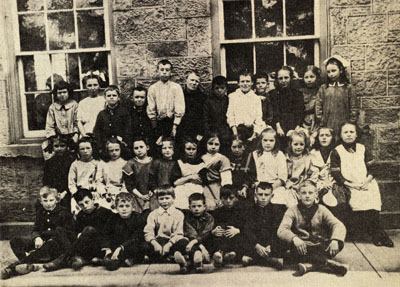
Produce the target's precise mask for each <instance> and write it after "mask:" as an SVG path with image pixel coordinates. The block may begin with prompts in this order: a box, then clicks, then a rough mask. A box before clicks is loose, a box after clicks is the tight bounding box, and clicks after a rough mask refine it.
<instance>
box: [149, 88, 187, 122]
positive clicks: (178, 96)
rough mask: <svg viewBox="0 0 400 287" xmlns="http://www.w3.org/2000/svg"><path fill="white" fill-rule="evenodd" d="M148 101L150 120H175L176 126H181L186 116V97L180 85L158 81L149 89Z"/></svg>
mask: <svg viewBox="0 0 400 287" xmlns="http://www.w3.org/2000/svg"><path fill="white" fill-rule="evenodd" d="M147 101H148V105H147V115H148V116H149V118H150V120H161V119H164V118H170V119H172V118H173V119H174V124H176V125H179V124H180V122H181V120H182V117H183V115H184V114H185V97H184V95H183V90H182V87H181V86H180V85H178V84H177V83H174V82H172V81H167V82H166V83H163V82H162V81H158V82H156V83H154V84H153V85H151V86H150V87H149V91H148V93H147Z"/></svg>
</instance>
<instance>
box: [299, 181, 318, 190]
mask: <svg viewBox="0 0 400 287" xmlns="http://www.w3.org/2000/svg"><path fill="white" fill-rule="evenodd" d="M309 186H311V187H312V188H313V189H314V190H315V192H316V191H317V184H316V183H315V182H313V181H311V180H305V181H303V182H302V183H301V184H300V186H299V192H300V191H301V190H302V189H303V188H306V187H309Z"/></svg>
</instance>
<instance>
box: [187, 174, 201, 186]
mask: <svg viewBox="0 0 400 287" xmlns="http://www.w3.org/2000/svg"><path fill="white" fill-rule="evenodd" d="M188 181H190V182H192V183H195V184H202V181H201V178H200V176H199V175H198V174H197V173H196V174H192V175H189V180H188Z"/></svg>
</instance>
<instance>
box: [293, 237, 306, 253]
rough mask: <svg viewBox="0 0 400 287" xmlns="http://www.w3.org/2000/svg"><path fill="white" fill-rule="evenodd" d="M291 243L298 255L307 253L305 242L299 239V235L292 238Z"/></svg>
mask: <svg viewBox="0 0 400 287" xmlns="http://www.w3.org/2000/svg"><path fill="white" fill-rule="evenodd" d="M293 244H294V246H295V247H296V249H297V252H298V253H299V254H300V255H306V254H307V245H306V243H305V242H304V241H303V240H301V239H300V238H299V237H295V238H293Z"/></svg>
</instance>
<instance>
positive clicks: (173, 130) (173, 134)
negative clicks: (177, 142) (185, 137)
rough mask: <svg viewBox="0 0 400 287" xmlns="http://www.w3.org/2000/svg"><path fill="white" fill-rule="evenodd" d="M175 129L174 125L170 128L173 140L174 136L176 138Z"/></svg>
mask: <svg viewBox="0 0 400 287" xmlns="http://www.w3.org/2000/svg"><path fill="white" fill-rule="evenodd" d="M176 128H177V126H176V125H174V126H173V127H172V131H171V137H173V138H175V136H176Z"/></svg>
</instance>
